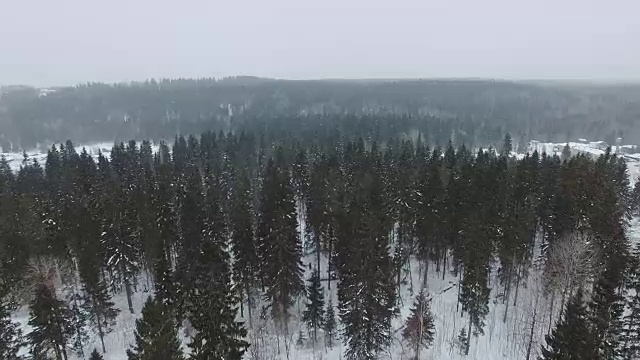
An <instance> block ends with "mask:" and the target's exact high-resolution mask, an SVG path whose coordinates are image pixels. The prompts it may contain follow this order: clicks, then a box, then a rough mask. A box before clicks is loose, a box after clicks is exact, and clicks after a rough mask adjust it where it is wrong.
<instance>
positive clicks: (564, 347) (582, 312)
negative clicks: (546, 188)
mask: <svg viewBox="0 0 640 360" xmlns="http://www.w3.org/2000/svg"><path fill="white" fill-rule="evenodd" d="M594 335H595V334H593V332H592V329H591V328H590V327H589V318H588V312H587V307H586V305H585V303H584V297H583V293H582V289H578V291H577V292H576V294H575V295H574V296H573V298H572V299H571V301H570V302H569V303H568V304H567V308H566V310H565V311H564V314H563V316H562V319H561V320H560V321H559V322H558V324H557V325H556V328H555V329H554V330H553V332H552V333H551V334H550V335H548V336H547V337H546V342H547V345H546V346H544V347H543V348H542V359H545V360H547V359H557V360H564V359H567V360H568V359H576V360H587V359H590V360H593V359H597V358H598V355H597V353H598V350H597V345H596V343H595V339H594Z"/></svg>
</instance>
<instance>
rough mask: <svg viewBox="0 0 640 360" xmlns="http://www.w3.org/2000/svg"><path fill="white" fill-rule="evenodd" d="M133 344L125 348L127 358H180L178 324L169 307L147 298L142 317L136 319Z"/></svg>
mask: <svg viewBox="0 0 640 360" xmlns="http://www.w3.org/2000/svg"><path fill="white" fill-rule="evenodd" d="M135 340H136V342H135V345H134V346H133V347H132V348H131V349H129V350H127V357H128V359H129V360H182V359H184V355H183V354H182V350H181V349H180V340H179V339H178V326H177V324H176V322H175V320H174V317H173V315H172V314H171V312H170V311H169V308H168V307H167V306H166V305H164V304H162V303H161V302H159V301H156V300H154V299H153V298H151V297H150V298H149V299H147V302H146V303H145V304H144V308H143V309H142V318H140V319H139V320H136V332H135Z"/></svg>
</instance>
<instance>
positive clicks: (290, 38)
mask: <svg viewBox="0 0 640 360" xmlns="http://www.w3.org/2000/svg"><path fill="white" fill-rule="evenodd" d="M639 14H640V2H639V1H638V0H606V1H605V0H388V1H382V0H180V1H177V0H106V1H102V0H0V84H5V85H6V84H17V83H21V84H30V85H65V84H76V83H78V82H86V81H107V82H115V81H129V80H143V79H146V78H151V77H155V78H158V77H209V76H216V77H219V76H226V75H240V74H246V75H258V76H269V77H279V78H293V79H300V78H339V77H347V78H389V77H392V78H398V77H489V78H510V79H513V78H526V79H531V78H551V79H558V78H568V79H576V78H580V79H615V80H634V81H637V80H639V79H640V15H639Z"/></svg>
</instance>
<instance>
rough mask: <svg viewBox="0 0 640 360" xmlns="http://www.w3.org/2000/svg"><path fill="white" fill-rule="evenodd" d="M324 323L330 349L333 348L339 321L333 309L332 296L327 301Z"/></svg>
mask: <svg viewBox="0 0 640 360" xmlns="http://www.w3.org/2000/svg"><path fill="white" fill-rule="evenodd" d="M322 323H323V328H324V333H325V340H326V342H327V346H329V348H330V349H333V340H334V338H335V337H336V333H337V330H338V322H337V320H336V313H335V311H334V310H333V300H332V299H331V297H329V301H328V302H327V310H326V311H325V314H324V320H323V321H322Z"/></svg>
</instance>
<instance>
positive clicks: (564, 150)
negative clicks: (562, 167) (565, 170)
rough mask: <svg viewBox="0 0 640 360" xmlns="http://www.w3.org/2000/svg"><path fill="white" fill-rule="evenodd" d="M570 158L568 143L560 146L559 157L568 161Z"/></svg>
mask: <svg viewBox="0 0 640 360" xmlns="http://www.w3.org/2000/svg"><path fill="white" fill-rule="evenodd" d="M570 158H571V148H570V147H569V143H567V145H565V146H564V148H562V155H561V157H560V159H561V160H562V161H563V162H564V161H568V160H569V159H570Z"/></svg>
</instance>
